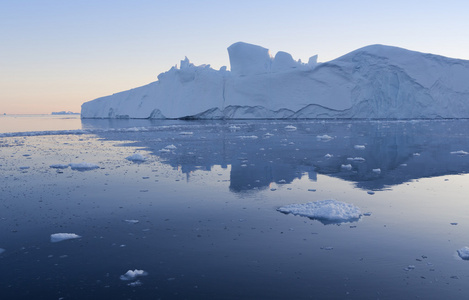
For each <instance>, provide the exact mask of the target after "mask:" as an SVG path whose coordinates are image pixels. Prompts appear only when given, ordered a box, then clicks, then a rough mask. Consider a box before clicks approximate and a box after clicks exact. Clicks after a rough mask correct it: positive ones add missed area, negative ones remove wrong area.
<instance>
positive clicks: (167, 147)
mask: <svg viewBox="0 0 469 300" xmlns="http://www.w3.org/2000/svg"><path fill="white" fill-rule="evenodd" d="M165 149H170V150H176V149H177V147H176V146H174V145H173V144H171V145H168V146H166V147H165Z"/></svg>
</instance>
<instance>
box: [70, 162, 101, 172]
mask: <svg viewBox="0 0 469 300" xmlns="http://www.w3.org/2000/svg"><path fill="white" fill-rule="evenodd" d="M70 168H71V169H72V170H77V171H88V170H94V169H98V168H99V166H98V165H95V164H91V163H87V162H81V163H72V164H70Z"/></svg>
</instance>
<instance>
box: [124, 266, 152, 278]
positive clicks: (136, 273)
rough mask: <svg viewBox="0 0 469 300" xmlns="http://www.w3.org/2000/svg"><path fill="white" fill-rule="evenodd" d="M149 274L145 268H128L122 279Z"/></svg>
mask: <svg viewBox="0 0 469 300" xmlns="http://www.w3.org/2000/svg"><path fill="white" fill-rule="evenodd" d="M146 275H148V273H147V272H145V271H144V270H137V269H135V270H133V271H132V270H128V271H127V273H125V274H124V275H121V276H120V279H121V280H132V279H134V278H137V277H139V276H146Z"/></svg>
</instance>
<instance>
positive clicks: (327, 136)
mask: <svg viewBox="0 0 469 300" xmlns="http://www.w3.org/2000/svg"><path fill="white" fill-rule="evenodd" d="M316 138H317V139H318V140H322V141H328V140H332V137H331V136H330V135H327V134H324V135H318V136H316Z"/></svg>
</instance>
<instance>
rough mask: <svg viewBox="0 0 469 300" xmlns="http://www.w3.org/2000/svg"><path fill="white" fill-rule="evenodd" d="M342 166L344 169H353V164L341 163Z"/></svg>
mask: <svg viewBox="0 0 469 300" xmlns="http://www.w3.org/2000/svg"><path fill="white" fill-rule="evenodd" d="M340 167H341V168H342V169H344V170H352V165H351V164H347V165H341V166H340Z"/></svg>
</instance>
